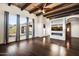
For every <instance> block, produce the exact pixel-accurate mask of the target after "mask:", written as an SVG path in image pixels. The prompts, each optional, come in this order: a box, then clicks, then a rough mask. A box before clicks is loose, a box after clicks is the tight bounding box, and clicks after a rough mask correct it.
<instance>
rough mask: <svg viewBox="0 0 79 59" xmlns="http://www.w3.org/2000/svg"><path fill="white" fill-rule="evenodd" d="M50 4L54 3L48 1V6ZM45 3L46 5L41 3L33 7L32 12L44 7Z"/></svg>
mask: <svg viewBox="0 0 79 59" xmlns="http://www.w3.org/2000/svg"><path fill="white" fill-rule="evenodd" d="M50 4H52V3H47V4H46V6H48V5H50ZM43 5H44V3H41V4H39V5H38V6H37V7H35V8H34V9H32V10H31V11H30V13H33V12H35V11H37V10H39V9H43Z"/></svg>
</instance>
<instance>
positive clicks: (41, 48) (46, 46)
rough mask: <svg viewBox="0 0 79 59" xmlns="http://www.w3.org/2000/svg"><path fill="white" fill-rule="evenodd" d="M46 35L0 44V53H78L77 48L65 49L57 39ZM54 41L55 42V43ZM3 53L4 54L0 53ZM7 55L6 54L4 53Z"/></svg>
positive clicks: (54, 54) (51, 54)
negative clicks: (53, 39)
mask: <svg viewBox="0 0 79 59" xmlns="http://www.w3.org/2000/svg"><path fill="white" fill-rule="evenodd" d="M50 41H51V40H50V39H48V38H47V37H44V38H35V39H29V40H25V41H21V42H17V43H13V44H9V45H6V46H4V47H1V46H0V50H1V51H0V53H1V52H2V53H8V55H21V56H23V55H26V56H29V55H31V56H66V55H79V51H78V50H73V49H67V48H66V47H64V46H63V45H60V44H58V43H60V42H59V41H53V42H52V43H51V42H50ZM54 42H56V43H57V44H55V43H54ZM1 55H5V54H1ZM6 55H7V54H6Z"/></svg>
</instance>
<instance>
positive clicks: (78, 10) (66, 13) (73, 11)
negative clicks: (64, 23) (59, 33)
mask: <svg viewBox="0 0 79 59" xmlns="http://www.w3.org/2000/svg"><path fill="white" fill-rule="evenodd" d="M73 14H79V5H78V6H77V8H76V7H74V8H70V9H69V10H67V11H63V12H60V13H57V14H53V15H52V16H50V17H47V18H59V17H65V16H69V15H73Z"/></svg>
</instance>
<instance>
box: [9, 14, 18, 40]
mask: <svg viewBox="0 0 79 59" xmlns="http://www.w3.org/2000/svg"><path fill="white" fill-rule="evenodd" d="M16 25H17V16H16V15H12V14H9V20H8V42H13V41H16V27H17V26H16Z"/></svg>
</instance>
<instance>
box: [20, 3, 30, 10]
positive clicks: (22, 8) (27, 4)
mask: <svg viewBox="0 0 79 59" xmlns="http://www.w3.org/2000/svg"><path fill="white" fill-rule="evenodd" d="M30 4H31V3H26V4H25V5H24V6H23V7H21V10H24V9H25V8H27V7H28V6H29V5H30Z"/></svg>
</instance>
